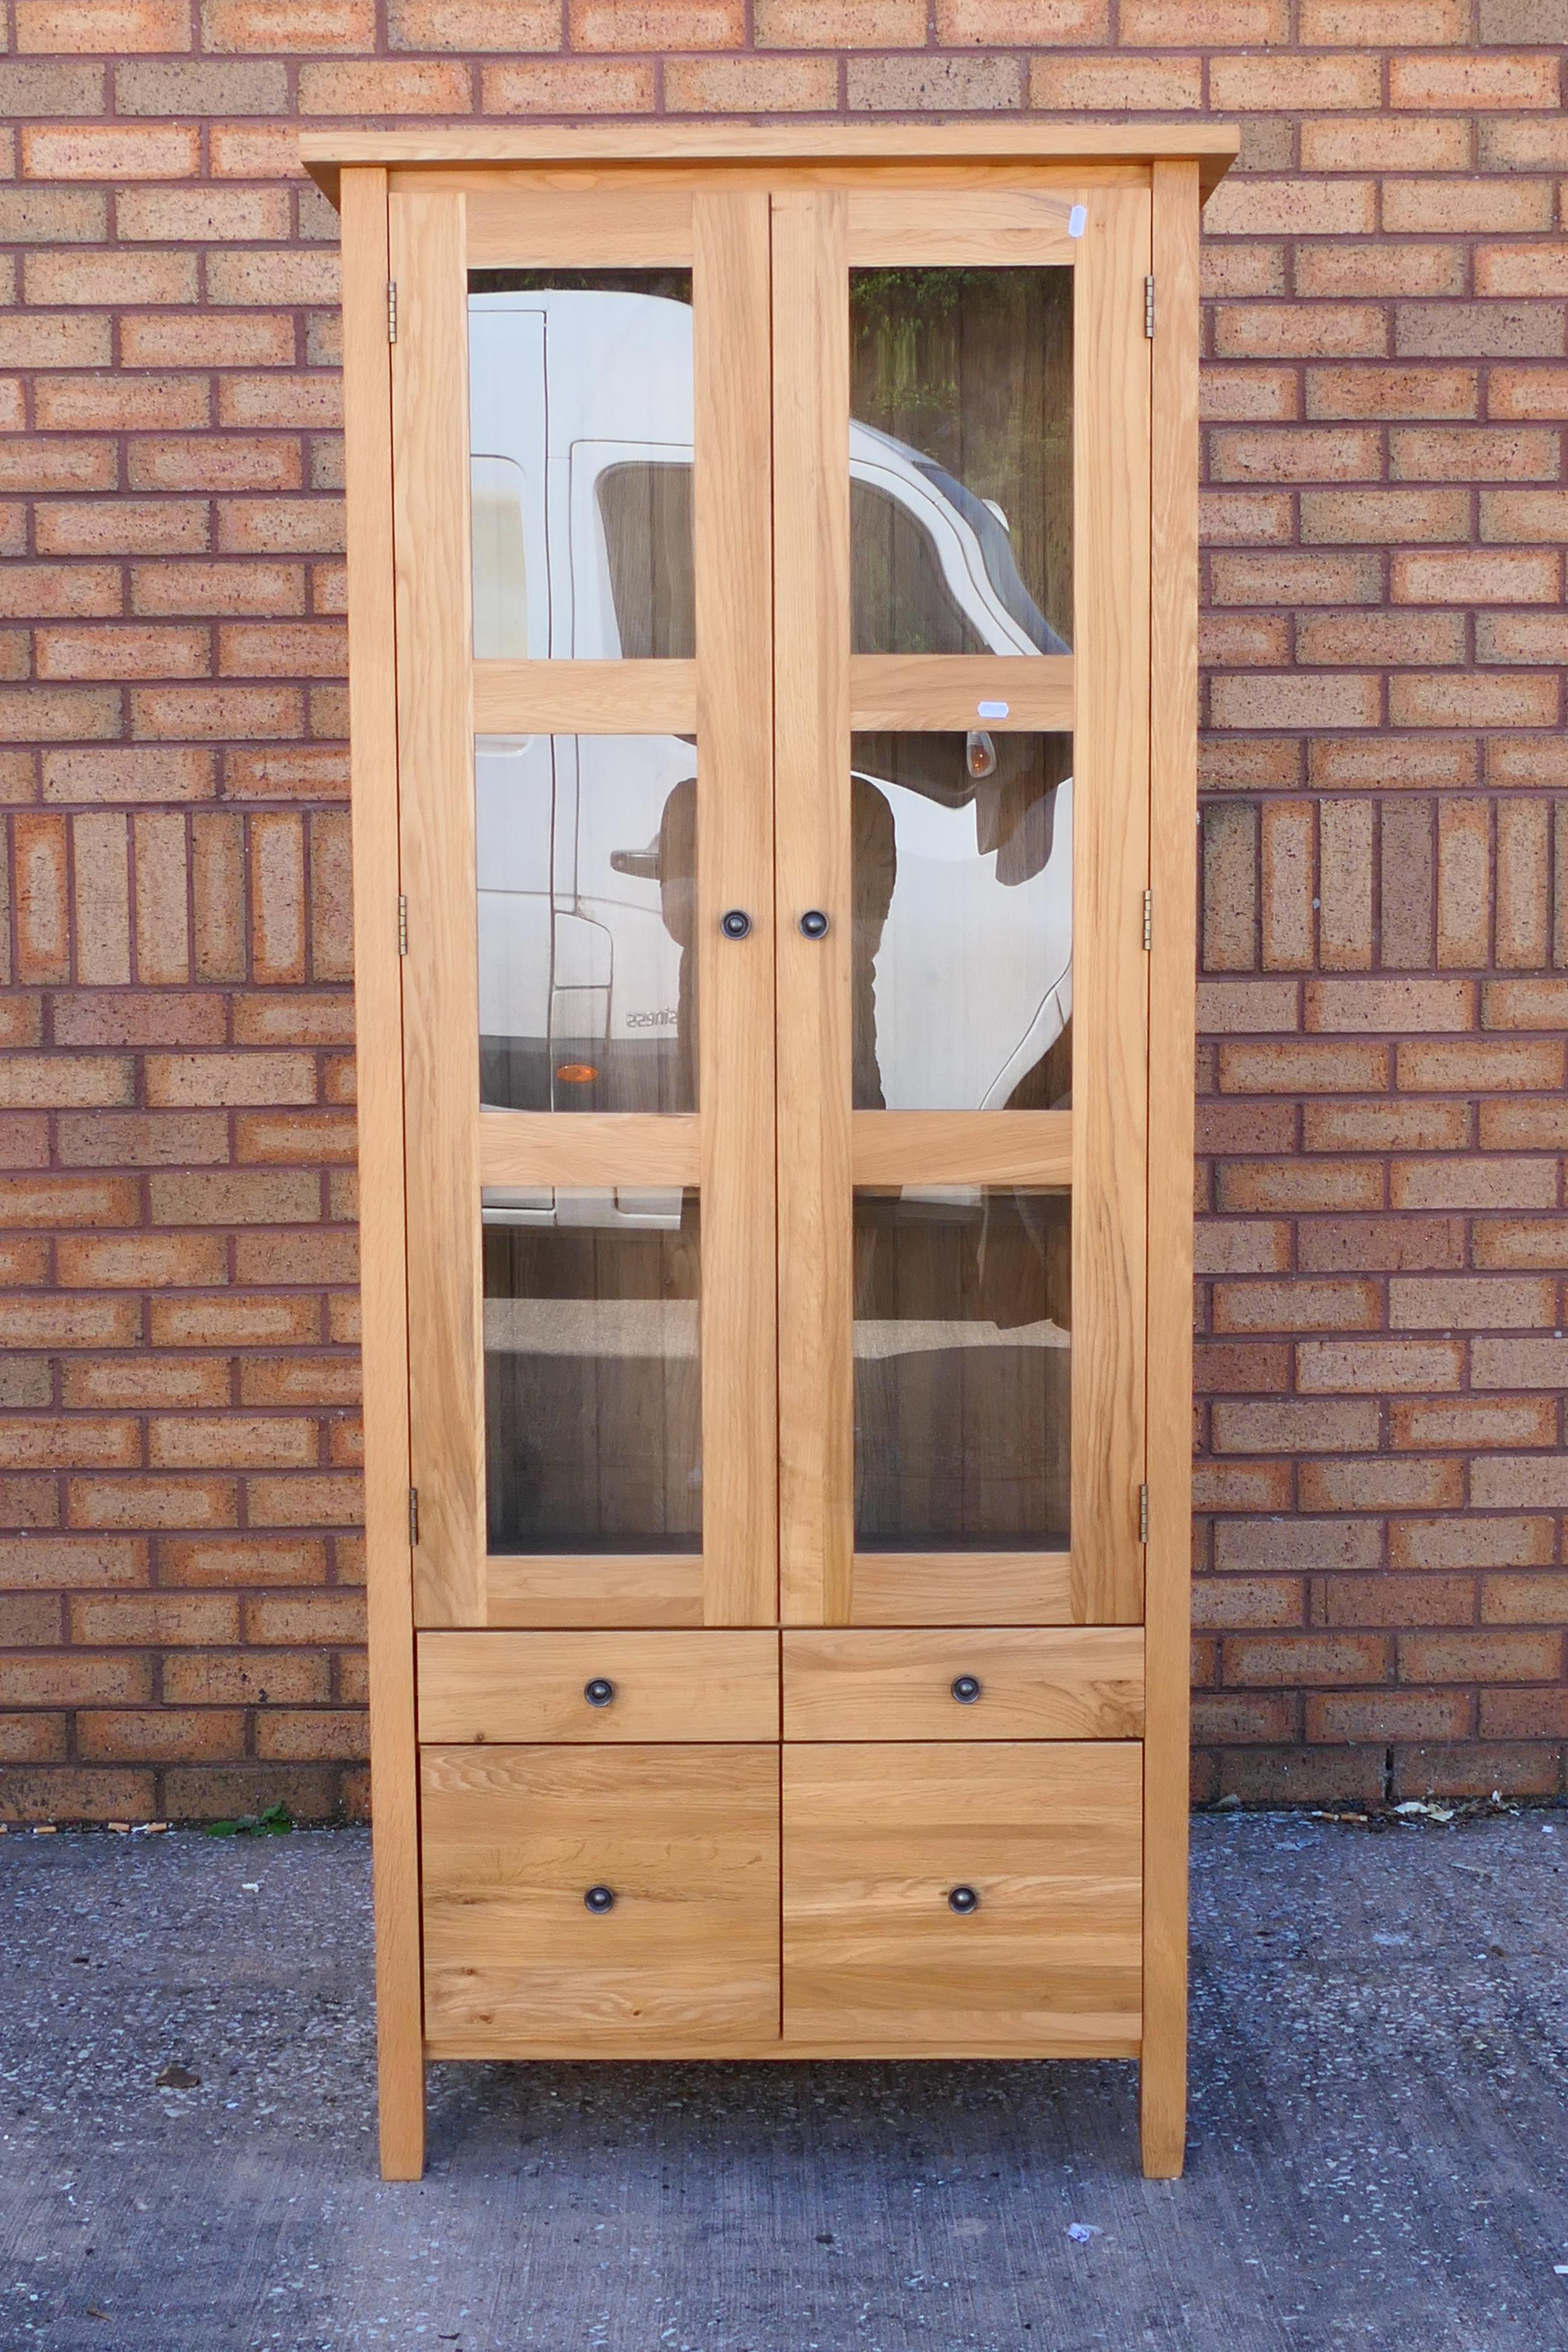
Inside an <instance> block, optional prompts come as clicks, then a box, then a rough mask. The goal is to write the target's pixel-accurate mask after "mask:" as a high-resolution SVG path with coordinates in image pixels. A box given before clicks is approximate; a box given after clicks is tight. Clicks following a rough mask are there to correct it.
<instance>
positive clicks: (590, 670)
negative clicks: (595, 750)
mask: <svg viewBox="0 0 1568 2352" xmlns="http://www.w3.org/2000/svg"><path fill="white" fill-rule="evenodd" d="M474 725H475V727H476V729H477V730H478V731H479V733H480V734H481V735H535V734H539V735H691V734H695V732H696V730H697V664H696V663H695V662H692V661H478V662H476V663H475V664H474Z"/></svg>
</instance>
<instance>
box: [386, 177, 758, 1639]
mask: <svg viewBox="0 0 1568 2352" xmlns="http://www.w3.org/2000/svg"><path fill="white" fill-rule="evenodd" d="M767 201H768V200H767V196H766V194H765V193H763V192H761V191H757V190H754V189H753V190H747V189H732V188H731V187H730V186H728V185H723V184H713V185H708V186H705V187H702V188H697V189H684V190H678V191H673V192H670V191H667V190H663V189H656V190H654V191H652V192H651V196H650V202H649V204H648V205H647V208H646V210H644V209H643V208H641V207H635V208H628V206H627V205H626V204H625V202H624V201H623V199H622V198H620V197H619V196H617V195H615V194H605V192H603V191H590V192H587V193H585V194H572V193H570V192H568V193H565V194H563V193H562V192H560V191H558V190H557V191H552V192H548V193H546V194H544V195H543V197H542V200H541V204H540V207H539V216H538V217H536V215H535V212H534V207H533V203H532V200H531V198H529V197H526V196H523V197H520V196H519V194H517V193H516V192H515V190H514V191H511V192H507V191H504V190H503V191H500V192H499V193H497V194H486V193H483V192H482V191H481V192H479V193H478V194H471V192H470V191H469V190H468V189H466V188H463V187H451V186H446V185H441V186H434V185H431V184H425V183H421V184H418V185H416V186H415V187H414V188H412V189H409V190H406V191H400V190H396V189H394V190H392V191H391V268H392V271H393V275H394V277H395V278H396V280H397V283H398V288H399V293H398V334H397V343H396V345H395V349H394V353H393V370H392V374H393V411H394V444H395V463H394V469H393V502H394V513H395V571H396V578H397V621H398V643H399V646H400V648H401V656H400V661H399V694H400V698H401V729H402V741H403V756H404V761H405V789H404V792H403V796H402V852H403V891H404V898H405V908H406V921H405V954H404V957H403V983H404V1008H405V1013H404V1038H405V1070H406V1084H407V1088H408V1093H409V1096H410V1097H413V1098H414V1099H415V1100H416V1104H417V1111H416V1115H415V1116H414V1117H413V1118H411V1121H410V1130H409V1143H408V1154H407V1167H406V1176H405V1184H406V1202H407V1248H408V1261H409V1265H408V1271H409V1326H410V1341H409V1378H410V1385H411V1407H410V1422H411V1432H412V1435H411V1449H412V1465H413V1467H412V1474H411V1483H412V1486H413V1487H414V1488H415V1490H416V1493H417V1496H418V1507H417V1515H416V1520H415V1529H416V1535H415V1550H414V1577H415V1614H416V1621H417V1622H418V1623H419V1624H421V1625H425V1626H432V1627H434V1626H460V1625H470V1626H481V1625H486V1624H489V1625H512V1626H526V1625H541V1626H548V1625H563V1624H569V1623H571V1624H577V1625H584V1626H586V1625H593V1624H600V1623H602V1624H619V1625H626V1624H637V1623H649V1624H658V1623H667V1624H668V1623H674V1624H685V1623H695V1624H710V1625H731V1624H755V1623H772V1622H773V1620H774V1617H775V1614H776V1565H775V1563H776V1548H777V1536H776V1502H775V1492H774V1486H773V1477H772V1475H771V1474H772V1465H773V1460H774V1457H775V1454H776V1440H777V1423H776V1412H775V1406H774V1377H775V1341H774V1311H775V1272H774V1262H773V1251H772V1249H771V1246H767V1245H766V1243H767V1237H768V1236H769V1235H771V1233H772V1229H773V960H772V925H771V906H772V898H773V871H772V868H773V796H772V779H773V736H772V710H773V689H772V674H771V660H772V604H771V595H772V541H771V530H772V513H771V503H770V496H769V469H770V462H771V416H770V412H769V407H768V378H769V364H770V347H769V336H770V314H769V299H768V278H769V268H770V259H769V244H768V215H767ZM470 212H471V215H472V217H470ZM554 247H559V248H560V249H561V250H562V251H563V252H564V253H565V254H566V255H567V257H568V264H569V265H570V266H580V265H583V264H584V263H586V264H589V265H592V264H594V263H595V262H597V263H599V264H601V265H602V266H605V267H612V268H620V267H622V266H623V263H622V256H623V254H625V253H626V252H630V253H631V254H632V256H633V260H632V264H631V265H630V266H633V267H637V266H641V264H642V263H644V262H647V261H648V260H649V259H650V258H651V259H652V260H653V261H655V262H661V263H675V264H679V265H682V266H686V267H689V268H690V270H691V273H692V291H693V299H694V311H693V361H694V419H693V424H694V431H693V446H694V451H695V457H694V467H693V473H694V537H695V547H694V555H695V579H696V594H697V624H698V629H697V635H698V645H699V648H700V650H699V653H698V656H697V658H696V659H695V660H694V661H691V660H687V661H681V660H672V661H664V660H653V661H647V660H632V661H621V660H581V659H565V660H563V659H559V658H549V659H534V660H516V661H498V660H484V661H476V660H475V659H474V658H473V656H472V651H471V645H472V632H471V625H470V619H469V600H470V586H469V548H468V375H467V331H466V330H467V299H468V297H467V284H468V278H467V272H468V268H469V267H471V266H473V265H475V264H476V263H479V264H481V265H483V266H486V267H491V268H493V267H495V266H497V264H498V262H500V261H501V260H502V259H503V258H504V257H506V256H507V255H508V254H519V255H521V264H522V265H523V266H532V265H533V264H534V263H535V262H536V261H537V260H538V259H539V257H541V256H543V255H547V254H548V253H549V252H550V251H551V250H552V248H554ZM563 266H567V265H563ZM660 728H662V729H664V730H666V731H668V732H671V733H679V734H682V735H685V734H690V735H692V736H694V737H696V738H697V739H698V741H699V749H698V755H697V756H698V761H699V763H700V782H699V786H698V792H697V923H696V941H695V953H696V956H697V961H698V986H697V994H698V997H699V1000H700V1008H701V1017H700V1024H699V1028H700V1082H699V1088H698V1108H697V1109H696V1110H695V1111H694V1112H692V1113H689V1114H675V1115H671V1116H665V1115H658V1114H655V1115H647V1116H643V1115H637V1114H632V1115H625V1114H619V1113H605V1114H594V1113H590V1114H586V1115H584V1114H573V1115H571V1116H569V1117H567V1116H562V1115H559V1114H556V1113H552V1112H541V1113H531V1112H516V1111H497V1110H493V1109H492V1110H485V1109H482V1108H480V1103H479V1092H478V1083H477V1075H476V1074H477V1071H478V1067H479V1061H478V1054H479V1018H478V1006H477V995H476V989H475V984H474V972H475V967H476V956H477V921H476V913H475V892H474V882H475V854H476V853H475V816H474V793H473V743H474V738H475V736H476V734H483V733H485V732H489V731H517V732H524V733H538V732H544V731H551V732H562V733H566V734H573V733H575V734H592V735H608V734H616V733H630V734H644V733H648V732H656V731H658V730H659V729H660ZM732 907H741V908H745V909H747V910H748V912H750V913H751V914H752V929H751V932H750V934H749V936H747V937H746V938H744V939H743V940H739V941H737V940H729V939H726V938H725V937H724V936H723V934H722V932H721V927H720V916H721V912H722V911H723V910H724V909H726V908H732ZM721 1070H722V1071H723V1073H724V1078H723V1083H722V1084H721V1083H720V1072H721ZM486 1183H490V1184H495V1183H510V1184H522V1185H529V1184H554V1185H559V1186H565V1187H572V1186H583V1185H586V1186H605V1185H616V1184H621V1185H649V1184H653V1185H658V1184H660V1183H664V1184H667V1185H668V1184H679V1185H681V1186H683V1187H690V1188H693V1189H696V1190H698V1191H699V1196H700V1200H701V1203H702V1222H701V1244H700V1250H701V1282H700V1333H701V1339H700V1362H701V1366H702V1378H701V1398H702V1405H701V1412H702V1459H703V1465H704V1494H703V1508H702V1534H701V1537H700V1539H694V1541H693V1543H692V1545H691V1547H690V1548H689V1549H687V1550H677V1551H671V1552H658V1551H647V1552H638V1551H637V1550H635V1549H627V1550H626V1551H625V1552H624V1553H621V1554H600V1553H584V1554H572V1553H570V1552H565V1551H563V1552H562V1553H561V1554H559V1555H537V1556H536V1555H533V1554H528V1555H510V1554H504V1553H497V1554H495V1555H489V1554H488V1552H487V1542H486V1525H485V1518H486V1511H485V1475H484V1462H485V1449H486V1427H485V1419H486V1416H485V1392H484V1345H483V1325H482V1280H481V1273H480V1254H479V1253H480V1243H479V1234H480V1226H479V1209H478V1202H479V1193H480V1191H481V1188H482V1187H483V1186H484V1185H485V1184H486Z"/></svg>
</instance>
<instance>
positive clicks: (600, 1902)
mask: <svg viewBox="0 0 1568 2352" xmlns="http://www.w3.org/2000/svg"><path fill="white" fill-rule="evenodd" d="M950 1899H951V1898H950ZM583 1901H584V1904H585V1905H586V1906H587V1908H588V1909H589V1910H590V1911H613V1910H614V1909H615V1907H616V1896H615V1890H614V1889H613V1888H612V1887H608V1886H590V1887H589V1889H588V1892H587V1893H586V1895H584V1897H583Z"/></svg>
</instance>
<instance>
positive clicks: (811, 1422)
mask: <svg viewBox="0 0 1568 2352" xmlns="http://www.w3.org/2000/svg"><path fill="white" fill-rule="evenodd" d="M1150 234H1151V225H1150V196H1149V190H1148V185H1147V183H1146V182H1145V183H1144V184H1142V185H1135V184H1127V185H1106V184H1100V185H1096V186H1088V185H1086V186H1084V187H1083V188H1082V189H1081V190H1077V191H1075V190H1073V189H1071V188H1070V187H1063V186H1062V185H1061V184H1060V183H1059V182H1058V183H1056V184H1046V183H1044V182H1042V183H1041V184H1039V185H1038V186H1030V185H1028V184H1026V183H1025V184H1019V185H1017V186H1010V187H1007V188H999V187H989V188H971V189H966V190H963V191H956V190H947V189H942V188H939V187H931V186H930V185H926V186H923V187H921V186H902V187H900V186H892V187H887V186H884V185H881V184H876V183H872V184H867V185H866V186H864V187H851V188H847V189H832V188H822V187H817V188H799V189H789V190H784V191H780V192H779V193H777V194H775V195H774V197H773V319H774V329H773V351H774V380H773V396H774V419H775V422H774V436H773V442H774V466H775V491H774V514H775V525H774V529H775V574H774V616H775V665H776V668H775V677H776V759H777V771H776V802H777V827H778V830H777V857H776V875H777V929H778V1017H779V1027H778V1072H779V1115H778V1125H779V1215H780V1280H779V1311H780V1330H779V1348H780V1430H781V1447H780V1461H781V1612H782V1615H783V1618H784V1622H785V1623H786V1624H793V1625H813V1624H816V1625H850V1626H860V1625H863V1626H888V1627H894V1626H900V1625H903V1626H919V1625H927V1626H942V1625H944V1624H947V1625H963V1624H970V1625H988V1626H1005V1625H1009V1624H1029V1623H1035V1624H1046V1625H1048V1624H1053V1623H1072V1622H1078V1623H1087V1624H1096V1623H1098V1624H1119V1623H1123V1624H1124V1623H1134V1622H1137V1621H1138V1620H1139V1619H1140V1617H1141V1615H1142V1584H1143V1572H1142V1571H1143V1556H1142V1528H1141V1509H1140V1504H1141V1496H1140V1489H1141V1486H1142V1483H1143V1478H1144V1468H1143V1452H1144V1435H1143V1432H1144V1360H1145V1330H1144V1319H1145V1264H1144V1249H1145V1241H1144V1235H1145V1223H1144V1219H1145V1193H1146V1173H1147V1169H1146V1162H1147V1137H1146V1126H1147V1117H1146V1104H1147V1093H1146V1084H1147V1046H1148V979H1147V968H1148V965H1147V957H1146V954H1145V939H1146V923H1145V909H1146V902H1145V892H1146V890H1147V888H1148V886H1149V879H1150V877H1149V624H1148V611H1149V425H1150V349H1151V346H1150V343H1149V341H1148V339H1147V336H1146V333H1145V323H1144V281H1145V277H1146V273H1147V272H1148V270H1149V267H1150V258H1149V255H1150Z"/></svg>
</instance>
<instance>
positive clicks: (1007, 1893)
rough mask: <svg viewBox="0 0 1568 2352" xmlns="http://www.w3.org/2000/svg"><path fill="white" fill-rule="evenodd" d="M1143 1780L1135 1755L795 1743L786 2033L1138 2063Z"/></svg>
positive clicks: (1068, 1749)
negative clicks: (1077, 2054)
mask: <svg viewBox="0 0 1568 2352" xmlns="http://www.w3.org/2000/svg"><path fill="white" fill-rule="evenodd" d="M1141 1777H1142V1776H1141V1765H1140V1751H1139V1748H1138V1747H1137V1745H1136V1743H1135V1742H1121V1741H1107V1742H1101V1743H1094V1742H1089V1743H1084V1744H1079V1743H1078V1742H1076V1741H1067V1742H1063V1743H1062V1744H1060V1745H1059V1746H1058V1745H1052V1744H1050V1743H1047V1742H1041V1743H1038V1744H1036V1745H1012V1744H1008V1743H1005V1742H1004V1743H998V1744H997V1745H994V1746H993V1745H990V1744H988V1743H987V1744H982V1743H976V1744H973V1745H971V1746H967V1747H962V1748H955V1747H942V1746H936V1745H924V1744H921V1745H904V1744H901V1743H888V1744H884V1745H880V1746H864V1747H859V1746H856V1747H846V1746H823V1747H816V1746H811V1745H801V1746H798V1747H786V1748H785V1749H784V2021H785V2032H786V2035H787V2036H788V2037H790V2038H791V2039H794V2038H795V2037H797V2036H798V2037H800V2038H801V2039H803V2040H807V2041H811V2042H818V2043H821V2044H823V2045H826V2046H827V2047H830V2048H831V2047H837V2048H838V2049H840V2050H842V2051H844V2052H846V2053H854V2052H856V2051H858V2050H862V2049H865V2050H889V2049H892V2050H900V2051H903V2052H905V2053H908V2054H909V2055H910V2056H925V2057H963V2056H974V2057H986V2056H995V2057H1002V2056H1007V2057H1028V2056H1031V2055H1037V2054H1038V2055H1047V2054H1050V2055H1066V2054H1069V2053H1072V2052H1073V2051H1074V2050H1082V2051H1085V2052H1087V2051H1090V2050H1092V2051H1095V2052H1100V2053H1113V2054H1118V2055H1121V2056H1124V2057H1132V2056H1135V2055H1136V2053H1137V2049H1138V2032H1139V2011H1138V1989H1139V1966H1140V1927H1139V1868H1140V1861H1141V1846H1142V1828H1141V1817H1142V1787H1141ZM955 1887H967V1888H970V1889H972V1890H973V1893H974V1894H975V1895H978V1897H979V1902H978V1905H977V1906H976V1907H974V1908H973V1909H972V1910H970V1911H968V1912H967V1913H963V1914H961V1913H959V1912H955V1911H954V1910H953V1909H952V1907H951V1906H950V1905H949V1902H948V1896H949V1895H950V1893H951V1892H952V1890H953V1889H954V1888H955Z"/></svg>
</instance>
